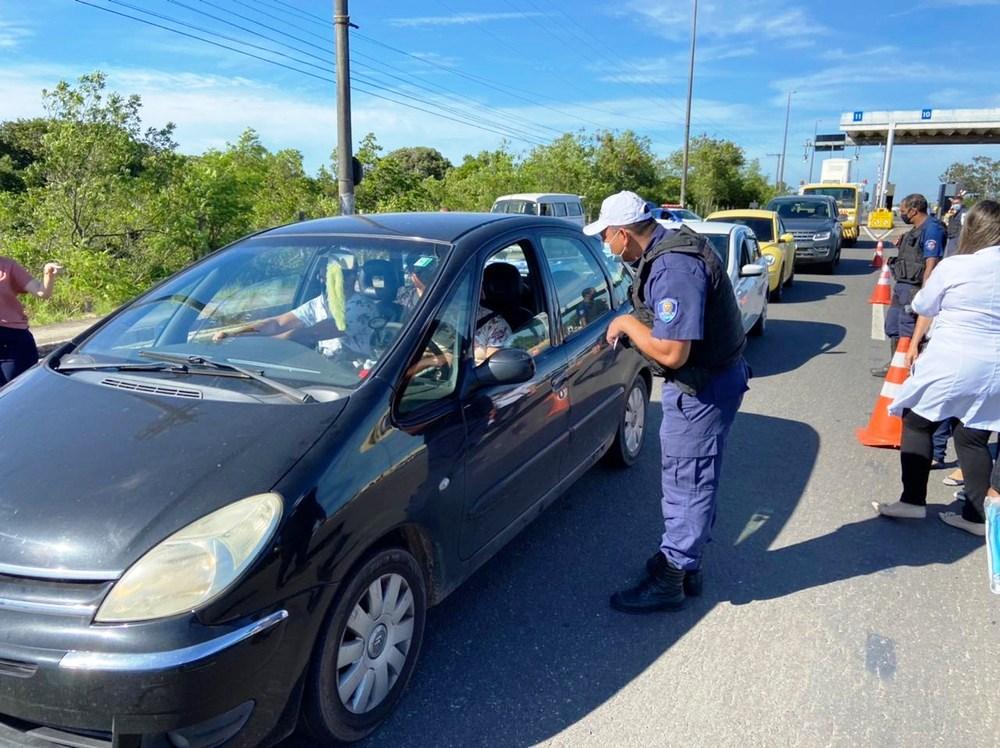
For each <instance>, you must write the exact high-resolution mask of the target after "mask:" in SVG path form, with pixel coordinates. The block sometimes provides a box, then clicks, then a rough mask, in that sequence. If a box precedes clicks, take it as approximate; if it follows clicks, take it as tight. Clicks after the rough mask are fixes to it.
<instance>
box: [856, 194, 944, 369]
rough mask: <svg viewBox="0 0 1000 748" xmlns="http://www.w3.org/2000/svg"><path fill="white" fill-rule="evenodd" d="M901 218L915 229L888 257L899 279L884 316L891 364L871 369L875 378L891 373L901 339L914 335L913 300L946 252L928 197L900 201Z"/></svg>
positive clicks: (937, 221)
mask: <svg viewBox="0 0 1000 748" xmlns="http://www.w3.org/2000/svg"><path fill="white" fill-rule="evenodd" d="M899 217H900V218H902V219H903V223H905V224H907V225H909V226H912V227H913V228H911V229H910V230H909V231H908V232H907V233H906V234H905V235H904V236H903V239H902V241H901V242H900V244H899V252H898V253H897V255H896V257H894V258H893V259H891V260H889V264H890V266H891V269H892V277H893V279H894V280H895V281H896V284H895V286H894V287H893V289H892V301H891V303H890V304H889V311H888V312H887V313H886V315H885V334H886V337H887V338H888V339H889V351H890V353H889V363H887V364H886V365H885V366H883V367H882V368H879V369H872V370H871V372H872V376H873V377H884V376H885V375H886V374H887V373H888V372H889V365H890V364H891V363H892V356H893V355H894V354H895V352H896V345H897V344H898V343H899V339H900V338H911V337H913V327H914V325H915V324H916V322H917V315H916V314H914V313H913V310H912V309H910V302H912V301H913V297H914V296H916V295H917V291H919V290H920V287H921V286H922V285H923V284H924V282H925V281H926V280H927V279H928V278H930V276H931V273H932V272H933V271H934V266H935V265H937V263H938V261H940V259H941V257H942V256H943V254H944V243H945V228H944V224H942V223H941V221H939V220H938V219H937V218H935V217H934V216H930V215H927V198H925V197H924V196H923V195H919V194H916V193H914V194H912V195H907V196H906V197H904V198H903V202H901V203H900V204H899Z"/></svg>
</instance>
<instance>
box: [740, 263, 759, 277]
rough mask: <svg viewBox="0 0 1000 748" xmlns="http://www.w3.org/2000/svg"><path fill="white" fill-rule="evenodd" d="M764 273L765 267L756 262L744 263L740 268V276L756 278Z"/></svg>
mask: <svg viewBox="0 0 1000 748" xmlns="http://www.w3.org/2000/svg"><path fill="white" fill-rule="evenodd" d="M763 274H764V267H763V266H762V265H758V264H756V263H751V264H749V265H744V266H743V267H741V268H740V278H754V277H756V276H759V275H763Z"/></svg>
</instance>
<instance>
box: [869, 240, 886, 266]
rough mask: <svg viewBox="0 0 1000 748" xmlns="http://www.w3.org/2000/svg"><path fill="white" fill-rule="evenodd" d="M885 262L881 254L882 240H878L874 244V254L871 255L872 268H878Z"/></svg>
mask: <svg viewBox="0 0 1000 748" xmlns="http://www.w3.org/2000/svg"><path fill="white" fill-rule="evenodd" d="M884 262H885V258H884V257H883V255H882V240H881V239H879V240H878V244H876V245H875V256H874V257H872V264H871V266H872V267H873V268H880V267H882V265H883V264H884Z"/></svg>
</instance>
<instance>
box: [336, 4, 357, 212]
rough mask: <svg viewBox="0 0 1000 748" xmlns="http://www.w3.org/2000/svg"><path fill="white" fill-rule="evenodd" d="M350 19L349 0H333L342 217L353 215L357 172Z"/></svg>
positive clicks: (339, 185) (338, 166)
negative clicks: (352, 97) (353, 118)
mask: <svg viewBox="0 0 1000 748" xmlns="http://www.w3.org/2000/svg"><path fill="white" fill-rule="evenodd" d="M350 25H351V18H350V16H349V15H348V13H347V0H333V29H334V39H335V42H336V46H337V185H338V190H339V193H340V214H341V215H343V216H353V215H354V169H353V155H354V154H353V153H352V151H351V62H350V60H351V56H350V50H349V48H348V41H347V32H348V29H349V28H350Z"/></svg>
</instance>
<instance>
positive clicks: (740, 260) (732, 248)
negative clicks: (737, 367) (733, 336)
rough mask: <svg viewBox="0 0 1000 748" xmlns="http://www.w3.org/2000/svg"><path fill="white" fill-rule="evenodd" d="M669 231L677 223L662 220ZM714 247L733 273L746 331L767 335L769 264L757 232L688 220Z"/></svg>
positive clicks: (731, 274)
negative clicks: (758, 241)
mask: <svg viewBox="0 0 1000 748" xmlns="http://www.w3.org/2000/svg"><path fill="white" fill-rule="evenodd" d="M658 223H660V224H661V225H663V226H666V227H667V228H675V227H676V226H677V224H676V223H672V222H670V221H664V220H658ZM685 225H686V226H688V227H689V228H690V229H691V230H692V231H696V232H698V233H699V234H701V235H702V236H704V237H705V238H706V239H708V241H709V243H711V245H712V249H714V250H715V253H716V254H717V255H718V256H719V259H720V260H721V261H722V267H724V268H725V269H726V273H728V274H729V280H730V282H731V283H732V284H733V292H734V293H735V294H736V303H737V304H738V305H739V308H740V314H741V316H742V317H743V330H744V331H745V332H747V333H749V334H750V335H763V334H764V330H765V329H766V328H767V263H766V262H765V261H764V258H763V256H762V255H761V252H760V245H759V244H758V243H757V237H756V236H754V233H753V230H752V229H750V228H748V227H747V226H743V225H741V224H737V223H721V222H717V221H685Z"/></svg>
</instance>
